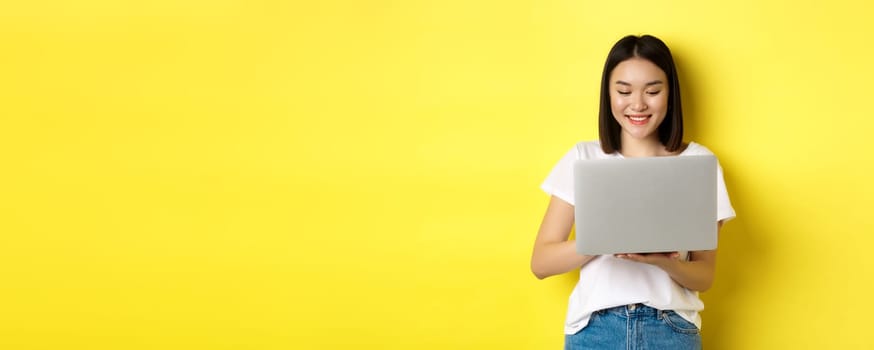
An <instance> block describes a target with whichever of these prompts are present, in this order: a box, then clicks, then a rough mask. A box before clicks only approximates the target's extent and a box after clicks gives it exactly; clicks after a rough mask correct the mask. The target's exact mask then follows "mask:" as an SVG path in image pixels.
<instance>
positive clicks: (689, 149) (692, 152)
mask: <svg viewBox="0 0 874 350" xmlns="http://www.w3.org/2000/svg"><path fill="white" fill-rule="evenodd" d="M680 155H684V156H705V155H706V156H715V154H713V151H711V150H710V149H709V148H707V147H705V146H704V145H702V144H700V143H697V142H689V144H688V145H687V146H686V149H685V150H683V152H682V153H680Z"/></svg>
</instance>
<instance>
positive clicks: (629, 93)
mask: <svg viewBox="0 0 874 350" xmlns="http://www.w3.org/2000/svg"><path fill="white" fill-rule="evenodd" d="M616 93H617V94H620V95H631V91H621V90H617V91H616Z"/></svg>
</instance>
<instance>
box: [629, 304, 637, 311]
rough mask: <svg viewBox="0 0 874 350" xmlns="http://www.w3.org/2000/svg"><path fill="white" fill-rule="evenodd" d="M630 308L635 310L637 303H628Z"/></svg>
mask: <svg viewBox="0 0 874 350" xmlns="http://www.w3.org/2000/svg"><path fill="white" fill-rule="evenodd" d="M628 309H629V310H631V311H634V310H635V309H637V304H631V305H628Z"/></svg>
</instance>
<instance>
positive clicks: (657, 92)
mask: <svg viewBox="0 0 874 350" xmlns="http://www.w3.org/2000/svg"><path fill="white" fill-rule="evenodd" d="M660 92H662V90H658V91H647V92H646V94H647V95H650V96H655V95H658V94H659V93H660Z"/></svg>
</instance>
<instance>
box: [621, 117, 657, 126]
mask: <svg viewBox="0 0 874 350" xmlns="http://www.w3.org/2000/svg"><path fill="white" fill-rule="evenodd" d="M650 117H652V114H646V115H627V114H626V115H625V118H628V120H629V121H631V124H632V125H644V124H646V123H647V122H649V118H650Z"/></svg>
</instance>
